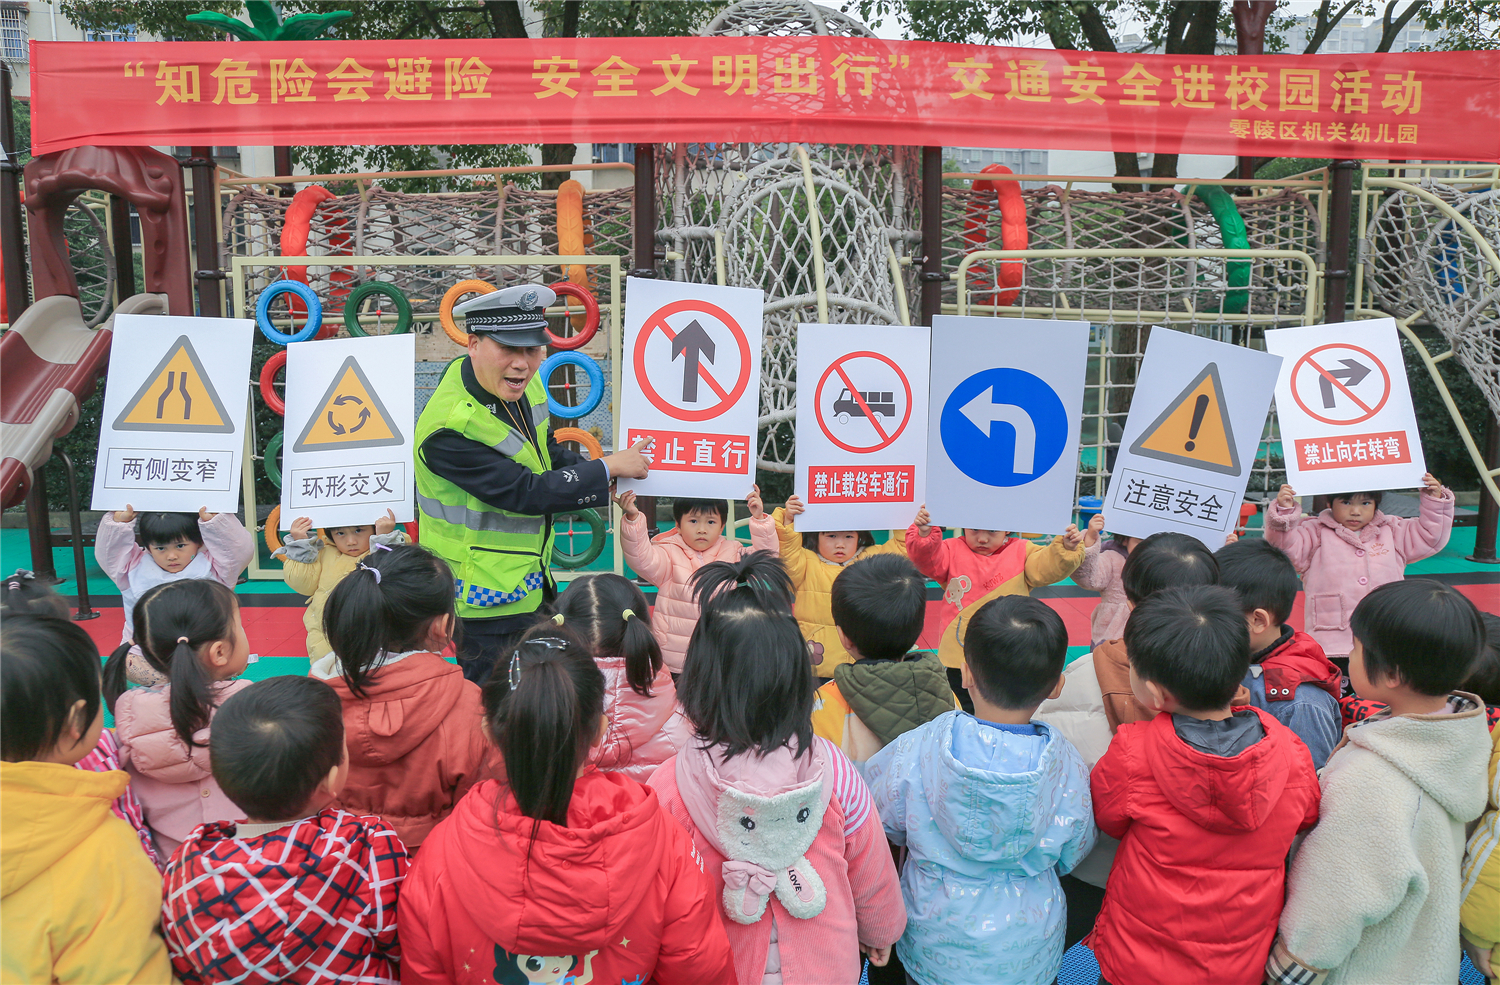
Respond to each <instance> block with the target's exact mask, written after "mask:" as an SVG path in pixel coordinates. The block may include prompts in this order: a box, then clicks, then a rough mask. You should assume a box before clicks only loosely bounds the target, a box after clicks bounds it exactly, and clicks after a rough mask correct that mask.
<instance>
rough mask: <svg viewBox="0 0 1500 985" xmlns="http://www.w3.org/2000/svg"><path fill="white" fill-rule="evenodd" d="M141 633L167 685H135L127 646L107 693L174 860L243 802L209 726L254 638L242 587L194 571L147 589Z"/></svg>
mask: <svg viewBox="0 0 1500 985" xmlns="http://www.w3.org/2000/svg"><path fill="white" fill-rule="evenodd" d="M132 615H133V616H134V620H135V639H136V642H137V643H138V644H139V646H140V652H141V656H142V658H143V659H144V661H145V663H146V666H147V667H149V668H150V669H151V670H152V671H154V672H155V673H156V674H158V675H160V676H161V677H162V679H164V680H165V681H166V682H167V683H165V684H160V685H156V686H154V687H143V688H131V689H129V690H127V689H126V688H127V687H128V684H127V681H126V663H127V661H128V659H129V657H130V652H131V646H130V644H129V643H128V642H127V643H122V644H120V646H119V647H118V648H117V649H116V650H115V652H114V653H112V654H110V657H109V660H108V661H107V662H106V663H105V665H104V700H105V701H106V702H107V703H108V705H109V709H110V711H111V712H112V713H113V714H114V716H115V738H116V739H117V740H118V741H119V744H120V765H121V766H122V767H123V768H124V769H125V771H126V772H127V773H129V774H130V784H131V788H132V789H133V790H134V791H135V794H136V796H137V797H139V798H140V801H141V805H142V807H144V808H145V811H146V824H147V825H149V826H150V828H151V833H152V834H153V835H155V837H156V844H157V848H158V849H159V851H160V853H161V857H162V858H167V857H168V856H170V855H171V854H172V852H174V851H175V850H176V849H177V846H178V845H179V844H181V843H182V841H183V840H184V839H186V838H187V836H188V835H189V834H190V833H191V832H192V830H193V829H194V828H196V827H197V826H198V825H200V824H203V823H204V822H206V821H233V820H237V819H239V817H240V811H239V808H237V807H235V806H234V804H233V802H231V801H230V800H229V798H228V797H226V796H224V793H223V791H221V790H220V789H219V785H218V784H217V783H215V782H214V778H213V772H212V770H211V769H210V766H209V756H208V735H209V724H210V722H211V721H212V720H213V716H214V714H215V712H217V711H218V707H219V705H221V704H222V703H223V702H224V701H225V700H226V699H227V698H228V697H229V696H230V695H232V694H234V693H235V692H236V691H240V690H242V689H244V688H247V687H249V686H250V682H249V681H237V680H235V679H234V678H236V677H238V676H239V675H240V674H243V673H244V672H245V668H246V667H247V666H248V665H249V663H250V639H249V637H247V636H246V635H245V625H244V623H243V622H241V620H240V604H239V601H238V600H237V599H235V597H234V592H232V591H230V590H229V588H228V587H226V586H225V585H223V584H222V583H220V582H217V581H211V580H209V579H205V578H190V579H187V580H184V581H172V582H167V583H166V584H163V585H158V586H156V587H154V588H150V589H147V590H146V592H145V593H143V594H142V595H141V597H140V599H139V600H138V601H137V602H136V603H135V609H134V612H133V613H132Z"/></svg>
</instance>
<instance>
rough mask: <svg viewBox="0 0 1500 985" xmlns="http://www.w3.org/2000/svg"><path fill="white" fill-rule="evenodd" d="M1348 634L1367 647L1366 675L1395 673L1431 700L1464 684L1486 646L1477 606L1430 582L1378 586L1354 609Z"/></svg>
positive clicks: (1409, 581)
mask: <svg viewBox="0 0 1500 985" xmlns="http://www.w3.org/2000/svg"><path fill="white" fill-rule="evenodd" d="M1349 631H1350V632H1351V633H1353V634H1354V638H1355V639H1357V640H1358V641H1359V642H1360V645H1361V646H1362V647H1363V648H1364V658H1365V676H1366V677H1369V678H1373V677H1374V676H1375V675H1376V674H1390V675H1393V676H1395V677H1396V678H1397V679H1398V680H1399V681H1400V682H1401V683H1402V684H1403V685H1405V686H1406V687H1409V688H1411V689H1412V690H1413V691H1416V692H1417V693H1418V694H1426V695H1429V696H1432V697H1436V696H1437V695H1440V694H1447V693H1448V692H1449V691H1452V690H1454V689H1456V688H1457V687H1459V686H1460V685H1461V684H1463V683H1464V679H1465V678H1466V677H1468V675H1469V668H1471V667H1472V666H1473V665H1474V661H1475V660H1477V659H1478V658H1479V651H1480V649H1481V648H1483V647H1484V645H1485V626H1484V621H1483V620H1482V619H1480V618H1479V610H1478V609H1476V608H1475V607H1474V603H1473V602H1470V601H1469V600H1468V599H1467V598H1465V597H1464V595H1463V593H1462V592H1460V591H1458V590H1457V589H1456V588H1452V587H1450V586H1448V585H1444V584H1443V583H1442V582H1438V581H1432V580H1431V579H1428V578H1409V579H1407V580H1406V581H1392V582H1387V583H1386V584H1384V585H1381V586H1379V587H1378V588H1376V589H1375V590H1374V591H1372V592H1371V593H1370V594H1369V595H1366V596H1365V597H1364V598H1362V599H1360V600H1359V604H1358V605H1356V606H1355V607H1354V613H1353V614H1352V615H1351V616H1350V617H1349Z"/></svg>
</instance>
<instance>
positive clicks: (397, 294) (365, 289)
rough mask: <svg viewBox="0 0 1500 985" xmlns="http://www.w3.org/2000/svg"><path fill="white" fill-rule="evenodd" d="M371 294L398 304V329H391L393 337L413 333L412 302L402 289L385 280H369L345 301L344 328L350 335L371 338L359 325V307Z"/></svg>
mask: <svg viewBox="0 0 1500 985" xmlns="http://www.w3.org/2000/svg"><path fill="white" fill-rule="evenodd" d="M371 294H381V295H384V296H385V297H388V298H390V299H391V300H392V301H394V302H396V327H395V328H393V329H391V331H390V334H391V335H401V334H402V333H404V332H409V331H411V302H410V301H409V300H407V298H406V295H405V294H404V293H403V292H402V291H401V288H399V287H397V286H396V285H395V284H388V283H386V282H385V281H383V280H367V281H365V282H364V283H363V284H361V285H359V286H358V287H356V288H355V289H354V293H353V294H350V295H349V297H348V298H347V299H346V300H345V301H344V327H345V328H347V329H348V330H349V334H350V335H352V336H354V337H355V338H361V339H362V338H366V337H368V336H369V334H370V333H369V332H367V331H365V328H364V326H363V325H361V324H360V323H359V306H360V305H361V304H362V303H364V300H365V298H367V297H369V296H370V295H371Z"/></svg>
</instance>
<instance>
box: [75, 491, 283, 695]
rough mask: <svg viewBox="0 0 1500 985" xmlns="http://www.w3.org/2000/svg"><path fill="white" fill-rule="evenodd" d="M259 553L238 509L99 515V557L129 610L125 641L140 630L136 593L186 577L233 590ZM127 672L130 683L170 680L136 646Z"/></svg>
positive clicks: (151, 684) (125, 511)
mask: <svg viewBox="0 0 1500 985" xmlns="http://www.w3.org/2000/svg"><path fill="white" fill-rule="evenodd" d="M254 556H255V539H254V538H253V537H251V536H250V532H249V531H247V530H246V529H245V525H244V524H242V523H240V518H239V517H237V516H235V515H234V514H233V513H210V512H208V508H207V507H204V508H203V509H200V510H199V511H198V515H197V516H194V515H193V514H191V513H140V514H137V513H136V511H135V508H134V507H133V506H131V505H130V504H129V503H127V504H125V509H123V510H120V511H118V512H115V513H105V514H104V515H103V516H102V517H100V518H99V533H98V536H97V538H96V539H95V541H94V558H95V559H96V560H97V561H98V562H99V567H101V568H103V569H104V573H105V574H106V575H108V576H109V578H110V580H111V581H113V582H114V583H115V584H116V585H118V586H119V588H120V605H121V607H122V608H123V610H124V612H125V630H124V634H123V635H122V636H121V637H120V643H121V645H123V644H126V643H131V642H132V640H133V639H134V636H135V623H134V621H133V618H132V617H133V613H134V610H135V603H136V599H138V598H140V597H141V596H142V595H144V594H145V593H146V591H147V590H148V589H151V588H155V587H156V586H157V585H162V584H165V583H167V582H169V581H180V580H182V579H184V578H212V579H213V580H214V581H217V582H220V583H221V584H223V585H225V586H226V587H228V588H229V589H231V590H233V589H234V586H235V584H236V582H238V581H239V577H240V572H241V571H244V570H245V565H247V564H249V563H250V559H251V558H252V557H254ZM125 673H126V676H127V677H128V679H129V681H130V683H132V684H136V685H140V686H144V687H155V686H157V685H159V684H165V683H167V679H166V677H165V676H164V675H162V674H160V673H157V672H156V671H155V670H154V669H152V667H151V665H150V664H149V663H148V662H147V661H146V660H145V658H143V657H142V656H141V648H140V647H139V646H131V648H130V654H129V656H128V658H127V659H126V663H125Z"/></svg>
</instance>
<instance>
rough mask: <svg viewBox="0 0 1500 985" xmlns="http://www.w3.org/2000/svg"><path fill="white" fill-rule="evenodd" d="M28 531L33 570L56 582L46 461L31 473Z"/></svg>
mask: <svg viewBox="0 0 1500 985" xmlns="http://www.w3.org/2000/svg"><path fill="white" fill-rule="evenodd" d="M26 533H27V538H28V539H29V540H30V541H31V570H32V571H33V572H35V573H36V576H37V577H38V578H40V579H41V580H42V581H43V582H45V583H46V584H48V585H54V584H56V583H57V580H58V579H57V568H56V567H55V566H54V565H53V564H52V514H51V513H48V512H47V464H46V463H45V462H43V463H42V464H41V465H38V466H37V467H36V468H35V469H33V470H32V473H31V489H30V490H29V491H28V492H27V493H26Z"/></svg>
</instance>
